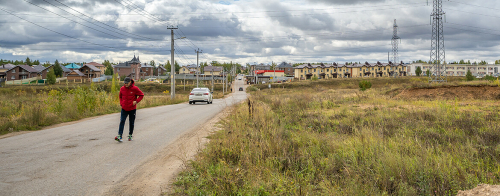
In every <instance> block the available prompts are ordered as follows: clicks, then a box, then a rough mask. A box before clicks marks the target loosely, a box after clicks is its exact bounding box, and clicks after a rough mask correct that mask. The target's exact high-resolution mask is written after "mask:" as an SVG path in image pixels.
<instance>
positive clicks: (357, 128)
mask: <svg viewBox="0 0 500 196" xmlns="http://www.w3.org/2000/svg"><path fill="white" fill-rule="evenodd" d="M449 80H451V82H449V83H448V84H446V85H469V84H470V83H466V82H464V81H465V77H463V78H449ZM360 81H362V80H360V79H359V80H356V79H347V80H345V79H344V80H319V81H302V82H292V83H288V84H283V85H276V88H272V89H268V88H267V87H266V86H265V85H260V86H259V85H257V86H254V87H252V89H253V90H252V91H249V93H251V96H250V98H249V99H248V100H247V101H246V102H245V103H243V104H240V105H238V106H236V107H235V108H234V109H233V111H232V114H231V115H229V116H228V117H227V118H226V119H224V120H223V121H222V122H221V123H220V128H221V130H220V131H218V132H216V133H214V134H213V135H211V136H210V138H209V139H210V142H209V143H208V144H207V146H206V148H204V149H203V150H201V151H200V153H199V154H198V156H197V157H196V159H195V160H193V161H191V162H190V163H189V164H188V165H187V168H186V169H185V170H184V171H183V172H182V173H181V174H180V175H179V176H178V177H177V179H176V182H175V183H174V184H175V190H174V191H173V193H172V194H173V195H456V194H457V192H458V190H466V189H471V188H474V187H476V186H477V185H478V184H481V183H487V184H499V183H500V124H499V123H498V122H500V103H499V100H484V99H482V100H476V99H463V98H461V97H456V98H449V99H439V100H436V99H433V98H432V97H429V98H427V99H421V100H414V99H396V98H395V97H394V95H393V93H389V92H396V91H395V90H396V89H411V88H416V87H417V88H425V87H430V86H442V84H434V85H430V84H428V83H427V78H425V77H421V78H418V77H404V78H397V79H393V78H376V79H368V81H369V82H370V83H371V84H372V88H367V89H366V90H365V91H361V90H360V86H359V82H360ZM472 85H491V83H490V82H485V81H474V82H473V83H472ZM443 87H445V86H443ZM259 89H260V90H259Z"/></svg>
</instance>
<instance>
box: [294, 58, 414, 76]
mask: <svg viewBox="0 0 500 196" xmlns="http://www.w3.org/2000/svg"><path fill="white" fill-rule="evenodd" d="M406 68H407V66H406V65H405V64H403V63H402V62H401V63H399V64H393V63H392V62H389V63H380V62H377V63H368V62H365V63H364V64H357V63H354V64H348V63H346V64H337V63H333V64H323V63H321V64H315V65H312V64H310V63H309V64H304V65H300V66H297V67H295V73H294V76H295V78H297V79H311V78H313V77H317V78H318V79H330V78H352V77H390V76H406V75H407V72H406Z"/></svg>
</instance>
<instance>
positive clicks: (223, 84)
mask: <svg viewBox="0 0 500 196" xmlns="http://www.w3.org/2000/svg"><path fill="white" fill-rule="evenodd" d="M224 72H226V68H224V67H223V68H222V96H224V88H225V85H226V83H225V80H224V74H225V73H224Z"/></svg>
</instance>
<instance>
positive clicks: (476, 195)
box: [457, 184, 500, 196]
mask: <svg viewBox="0 0 500 196" xmlns="http://www.w3.org/2000/svg"><path fill="white" fill-rule="evenodd" d="M480 195H481V196H483V195H484V196H486V195H489V196H495V195H500V185H488V184H480V185H478V186H477V187H476V188H474V189H472V190H467V191H458V194H457V196H480Z"/></svg>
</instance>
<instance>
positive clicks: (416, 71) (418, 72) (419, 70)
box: [415, 66, 422, 77]
mask: <svg viewBox="0 0 500 196" xmlns="http://www.w3.org/2000/svg"><path fill="white" fill-rule="evenodd" d="M415 74H417V76H419V77H420V75H421V74H422V68H420V66H417V69H416V70H415Z"/></svg>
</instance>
